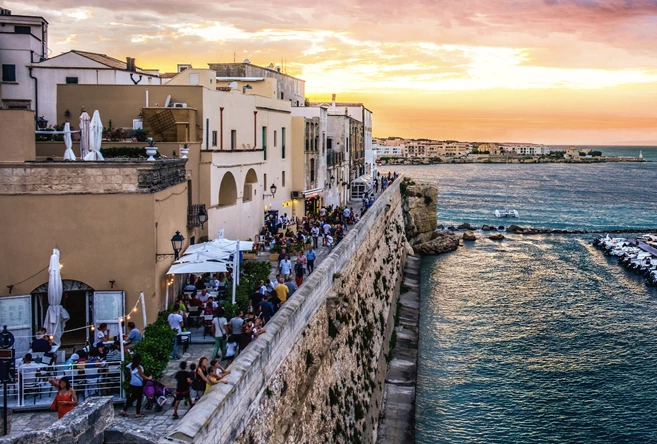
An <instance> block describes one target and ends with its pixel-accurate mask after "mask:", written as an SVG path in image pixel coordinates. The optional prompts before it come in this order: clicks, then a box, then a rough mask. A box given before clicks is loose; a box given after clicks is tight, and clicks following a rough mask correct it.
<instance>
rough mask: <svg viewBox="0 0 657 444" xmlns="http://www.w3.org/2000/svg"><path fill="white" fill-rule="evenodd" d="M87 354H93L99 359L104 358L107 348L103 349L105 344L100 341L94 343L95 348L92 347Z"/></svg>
mask: <svg viewBox="0 0 657 444" xmlns="http://www.w3.org/2000/svg"><path fill="white" fill-rule="evenodd" d="M89 356H93V357H95V358H97V360H100V361H102V360H104V359H105V357H106V356H107V350H106V349H105V344H104V343H102V342H99V343H98V344H96V348H95V350H94V349H92V350H90V351H89Z"/></svg>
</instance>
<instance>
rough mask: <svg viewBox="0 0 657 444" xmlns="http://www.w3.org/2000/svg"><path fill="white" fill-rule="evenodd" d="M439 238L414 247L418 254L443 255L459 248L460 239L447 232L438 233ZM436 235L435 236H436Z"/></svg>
mask: <svg viewBox="0 0 657 444" xmlns="http://www.w3.org/2000/svg"><path fill="white" fill-rule="evenodd" d="M436 235H437V237H436V238H435V239H433V240H431V241H429V242H424V243H422V244H419V245H415V246H414V247H413V251H415V253H418V254H441V253H447V252H449V251H454V250H456V249H457V248H458V247H459V237H458V236H456V235H455V234H451V233H448V232H445V231H437V232H436ZM436 235H434V236H436Z"/></svg>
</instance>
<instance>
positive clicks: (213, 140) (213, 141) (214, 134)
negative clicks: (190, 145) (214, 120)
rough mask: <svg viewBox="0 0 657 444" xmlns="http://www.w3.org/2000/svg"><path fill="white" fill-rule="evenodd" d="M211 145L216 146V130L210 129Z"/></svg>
mask: <svg viewBox="0 0 657 444" xmlns="http://www.w3.org/2000/svg"><path fill="white" fill-rule="evenodd" d="M212 146H217V132H216V131H212Z"/></svg>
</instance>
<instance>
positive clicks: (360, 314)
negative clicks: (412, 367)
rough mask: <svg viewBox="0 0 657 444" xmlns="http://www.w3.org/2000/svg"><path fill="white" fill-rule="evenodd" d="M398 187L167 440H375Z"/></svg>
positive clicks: (400, 236) (400, 229)
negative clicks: (225, 379)
mask: <svg viewBox="0 0 657 444" xmlns="http://www.w3.org/2000/svg"><path fill="white" fill-rule="evenodd" d="M399 184H400V181H399V180H397V181H395V182H394V183H393V184H392V185H391V186H390V187H389V188H388V189H387V190H386V191H385V192H383V193H382V195H381V196H380V197H379V198H378V199H377V200H376V202H375V203H374V205H373V206H372V207H371V208H370V209H369V210H368V212H367V213H366V214H365V216H364V217H363V218H362V219H361V221H360V222H359V223H358V224H356V226H354V227H352V228H351V229H350V230H349V231H348V233H347V235H346V236H345V238H344V239H343V241H342V242H341V243H340V244H339V245H338V246H337V247H335V249H334V250H333V251H332V252H331V254H330V255H329V256H328V257H327V258H326V259H325V260H324V261H323V262H322V263H321V264H320V266H319V267H318V268H317V269H316V270H315V271H314V272H313V273H312V275H310V276H309V277H308V279H307V282H306V283H305V284H304V285H303V286H302V287H300V288H299V289H298V290H297V291H296V292H295V294H294V297H292V298H291V299H290V300H289V301H288V302H287V303H286V304H285V306H284V307H283V308H282V309H281V311H280V312H279V313H278V314H277V315H276V316H275V317H274V318H273V319H272V320H271V321H270V322H269V323H268V324H267V326H266V330H267V333H265V334H264V335H262V336H260V337H259V338H258V340H257V341H255V342H254V343H252V344H251V345H249V347H248V348H247V349H246V350H245V351H244V353H242V354H241V355H240V357H239V358H238V359H237V360H236V361H235V362H234V363H233V365H232V366H231V371H232V373H231V375H229V376H228V377H227V378H228V384H225V385H224V384H220V385H217V386H214V387H212V389H211V390H210V391H209V392H208V393H206V394H205V395H204V396H203V397H202V398H201V400H200V401H199V403H198V405H197V406H196V407H195V408H194V410H193V412H192V413H193V414H190V415H186V416H185V417H184V418H183V419H182V420H181V422H180V424H179V425H178V427H177V428H176V429H175V431H174V432H173V433H172V434H171V435H170V436H169V438H171V439H176V440H180V441H183V442H203V443H228V442H238V443H283V442H289V443H298V442H304V443H322V444H323V443H326V442H335V443H339V442H359V443H361V442H362V443H370V442H374V441H375V440H376V431H377V423H378V416H379V411H380V408H381V399H382V388H383V380H384V379H385V376H386V369H387V360H386V357H387V353H388V348H389V341H390V337H391V334H392V331H393V328H394V315H395V312H396V307H397V298H398V294H399V288H400V286H401V279H402V269H403V266H404V263H405V259H406V254H405V251H407V250H406V248H405V243H406V239H405V227H404V220H403V215H402V213H403V210H402V202H401V195H400V190H399Z"/></svg>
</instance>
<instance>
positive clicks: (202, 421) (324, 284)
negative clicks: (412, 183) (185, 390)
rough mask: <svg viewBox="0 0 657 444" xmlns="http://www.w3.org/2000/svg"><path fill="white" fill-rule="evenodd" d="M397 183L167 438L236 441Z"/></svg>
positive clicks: (387, 207)
mask: <svg viewBox="0 0 657 444" xmlns="http://www.w3.org/2000/svg"><path fill="white" fill-rule="evenodd" d="M400 181H401V180H397V181H395V182H394V183H393V185H391V186H390V187H389V188H388V189H387V190H386V191H385V192H383V193H382V194H381V196H379V198H378V199H377V200H376V201H375V203H374V205H373V206H372V207H371V208H370V209H369V210H368V211H367V212H366V213H365V215H364V216H363V218H362V219H361V220H360V221H359V222H358V223H357V224H356V225H355V226H353V227H352V228H351V229H350V230H349V231H348V232H347V235H346V236H345V238H344V239H343V240H342V242H340V244H339V245H337V246H336V247H335V248H334V249H333V251H332V252H331V253H330V255H329V256H328V257H327V258H326V259H325V260H324V261H323V262H322V263H321V264H320V265H319V266H318V267H317V268H316V269H315V271H314V272H313V273H312V274H311V275H310V276H309V277H308V278H307V280H306V281H305V282H304V284H303V285H302V286H301V287H299V289H298V290H297V291H296V292H295V293H294V296H293V297H292V298H291V299H289V300H288V302H287V303H286V304H285V305H284V306H283V308H282V309H280V310H279V311H278V312H277V313H276V315H275V316H274V317H273V318H272V319H271V320H270V321H269V322H268V323H267V327H266V330H267V333H265V334H263V335H262V336H260V337H259V338H258V340H257V341H255V342H253V343H251V344H250V345H249V346H248V347H247V348H246V349H245V350H244V352H243V353H241V354H240V355H239V357H238V358H237V359H236V360H235V361H234V363H233V364H232V366H231V374H230V375H229V376H227V378H226V379H227V381H228V384H219V385H216V386H213V387H211V388H210V390H209V391H208V392H207V393H206V394H205V395H204V396H203V397H202V398H201V399H200V400H199V402H198V404H197V406H196V407H195V408H194V414H193V415H185V416H184V417H183V418H182V419H181V421H180V423H179V425H178V427H177V428H176V429H175V430H174V431H173V433H171V434H170V435H169V439H171V440H177V441H182V442H217V443H220V442H221V443H223V442H234V441H235V439H236V438H237V437H238V436H239V435H240V433H242V432H243V431H244V429H245V428H246V426H247V424H248V423H249V420H250V418H251V417H252V416H253V415H254V414H255V410H256V409H257V406H258V402H257V400H258V398H259V396H260V395H261V394H262V393H263V392H264V390H265V388H266V386H267V383H268V381H270V380H271V379H272V377H273V376H274V375H275V373H276V371H277V370H278V368H279V367H280V366H281V364H282V363H283V362H284V360H285V359H286V357H287V356H288V355H289V354H290V352H291V351H292V349H293V348H294V347H295V342H296V340H297V338H299V337H300V336H301V333H302V331H303V330H304V329H305V328H306V327H307V325H308V322H309V320H310V319H311V318H312V316H313V315H314V314H315V313H316V312H317V311H318V310H319V309H320V307H321V306H322V304H323V303H324V301H325V300H326V295H327V294H329V292H330V290H331V288H332V286H333V280H334V277H335V276H339V273H340V272H341V271H342V270H344V269H345V267H346V266H347V265H348V264H349V261H350V259H351V258H353V257H355V256H356V253H357V251H358V249H359V247H360V246H361V244H362V243H363V242H364V240H365V239H366V238H367V237H368V235H369V234H370V233H369V231H370V228H371V227H372V226H374V225H375V224H376V223H377V221H378V220H379V218H381V217H385V214H386V213H387V212H388V211H390V209H391V203H392V202H393V200H394V199H395V198H396V199H397V202H398V204H399V205H401V202H400V197H399V183H400Z"/></svg>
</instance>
